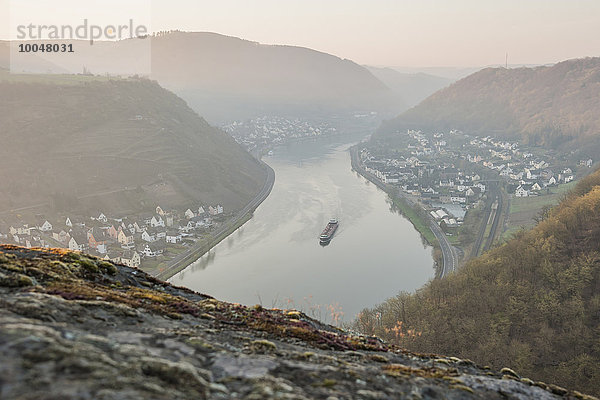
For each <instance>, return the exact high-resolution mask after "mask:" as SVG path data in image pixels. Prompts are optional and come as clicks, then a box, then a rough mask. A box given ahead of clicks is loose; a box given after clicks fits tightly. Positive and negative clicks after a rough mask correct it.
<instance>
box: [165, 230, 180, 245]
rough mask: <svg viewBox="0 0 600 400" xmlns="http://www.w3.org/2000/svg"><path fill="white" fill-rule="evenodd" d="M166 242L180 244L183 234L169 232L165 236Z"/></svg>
mask: <svg viewBox="0 0 600 400" xmlns="http://www.w3.org/2000/svg"><path fill="white" fill-rule="evenodd" d="M165 241H166V242H167V243H173V244H175V243H179V242H181V233H179V232H167V234H166V236H165Z"/></svg>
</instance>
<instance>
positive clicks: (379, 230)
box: [171, 138, 434, 322]
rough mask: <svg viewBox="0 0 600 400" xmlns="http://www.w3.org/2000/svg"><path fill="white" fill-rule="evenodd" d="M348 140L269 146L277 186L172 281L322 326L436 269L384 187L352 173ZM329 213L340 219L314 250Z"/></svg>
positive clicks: (422, 279) (421, 279) (351, 314)
mask: <svg viewBox="0 0 600 400" xmlns="http://www.w3.org/2000/svg"><path fill="white" fill-rule="evenodd" d="M349 145H350V141H345V142H341V141H340V139H339V138H338V139H337V140H334V139H327V140H321V141H314V142H303V143H296V144H293V145H288V146H286V147H282V148H279V149H276V151H275V154H274V156H272V157H268V158H267V159H266V161H267V162H268V163H269V164H270V165H271V166H272V167H273V168H274V169H275V173H276V176H277V178H276V182H275V187H274V188H273V192H272V193H271V195H270V196H269V198H268V199H267V200H265V202H264V203H263V204H262V205H261V206H260V207H259V208H258V209H257V210H256V212H255V214H254V217H253V218H252V219H251V220H250V221H249V222H248V223H246V224H245V225H244V227H243V228H241V229H240V230H238V232H237V233H234V234H233V235H232V236H230V237H229V238H228V239H226V240H225V241H224V242H222V243H220V244H219V245H217V246H216V247H215V248H214V249H213V250H211V252H209V253H208V254H206V255H205V256H203V257H202V258H201V259H199V260H198V261H197V262H195V263H194V264H192V265H191V266H190V267H189V268H188V269H186V270H185V271H183V272H182V273H180V274H178V275H176V276H175V277H173V279H172V280H171V281H172V282H173V283H175V284H177V285H184V286H187V287H190V288H192V289H194V290H198V291H200V292H204V293H208V294H210V295H213V296H215V297H217V298H219V299H222V300H227V301H233V302H240V303H244V304H249V305H252V304H256V303H261V304H263V305H264V306H269V307H280V308H299V309H302V310H304V311H306V312H308V313H309V314H310V315H313V316H318V315H320V318H321V319H322V320H327V321H328V322H333V321H334V320H341V319H345V320H350V319H352V318H353V317H354V316H355V315H356V313H358V311H360V310H361V309H362V308H364V307H369V306H373V305H374V304H376V303H378V302H381V301H383V300H384V299H385V298H387V297H390V296H393V295H395V294H397V293H398V292H399V291H401V290H409V291H410V290H414V289H416V288H418V287H420V286H421V285H422V284H423V283H425V282H426V281H427V280H428V279H430V278H431V277H432V276H433V274H434V270H433V261H432V257H431V249H430V248H429V247H427V246H424V245H423V243H422V242H421V239H420V236H419V234H418V233H417V232H416V231H415V230H414V228H413V227H412V225H411V224H410V222H408V221H407V220H406V219H405V218H403V217H402V216H400V215H399V214H398V213H397V210H396V209H395V207H394V206H393V204H391V202H390V201H389V199H388V197H387V195H385V193H383V192H382V191H380V190H379V189H378V188H377V187H376V186H375V185H372V184H370V183H369V182H368V181H367V180H365V179H364V178H362V177H361V176H360V175H358V174H357V173H356V172H355V171H352V170H351V167H350V158H349V154H348V152H347V148H348V147H349ZM332 217H336V218H338V220H339V221H340V225H339V228H338V230H337V232H336V234H335V236H334V237H333V239H332V241H331V243H330V245H329V246H326V247H322V246H320V245H319V240H318V237H319V235H320V233H321V231H322V230H323V229H324V227H325V225H326V224H327V222H328V221H329V219H330V218H332ZM217 255H218V257H217Z"/></svg>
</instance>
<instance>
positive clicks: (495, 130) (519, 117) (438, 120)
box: [379, 58, 600, 146]
mask: <svg viewBox="0 0 600 400" xmlns="http://www.w3.org/2000/svg"><path fill="white" fill-rule="evenodd" d="M406 128H417V129H439V130H449V129H460V130H463V131H464V132H467V133H469V132H470V133H477V134H482V135H496V136H502V137H511V138H519V139H522V140H523V141H524V142H525V143H529V144H539V145H546V146H556V145H561V144H562V145H571V146H575V145H581V144H582V143H592V142H594V139H595V138H596V137H597V135H598V134H599V133H600V58H586V59H577V60H569V61H564V62H561V63H559V64H556V65H554V66H552V67H537V68H517V69H508V70H507V69H504V68H487V69H484V70H482V71H480V72H477V73H475V74H473V75H470V76H468V77H466V78H464V79H462V80H460V81H458V82H456V83H454V84H453V85H451V86H449V87H448V88H445V89H442V90H440V91H438V92H437V93H435V94H433V95H432V96H430V97H429V98H427V99H426V100H425V101H423V102H422V103H421V104H419V105H418V106H417V107H414V108H413V109H411V110H408V111H406V112H405V113H403V114H402V115H400V116H399V117H398V118H396V119H394V120H391V121H389V122H388V123H386V124H384V125H383V126H382V128H381V129H380V136H379V137H383V136H385V135H389V134H393V133H394V132H398V131H401V132H402V131H405V129H406ZM595 142H597V140H595ZM596 144H597V143H596Z"/></svg>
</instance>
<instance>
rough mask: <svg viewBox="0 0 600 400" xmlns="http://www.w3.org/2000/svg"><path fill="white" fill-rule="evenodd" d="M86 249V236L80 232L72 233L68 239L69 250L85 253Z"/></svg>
mask: <svg viewBox="0 0 600 400" xmlns="http://www.w3.org/2000/svg"><path fill="white" fill-rule="evenodd" d="M87 249H88V240H87V236H86V235H85V234H84V233H81V232H73V234H72V235H71V239H69V250H73V251H86V250H87Z"/></svg>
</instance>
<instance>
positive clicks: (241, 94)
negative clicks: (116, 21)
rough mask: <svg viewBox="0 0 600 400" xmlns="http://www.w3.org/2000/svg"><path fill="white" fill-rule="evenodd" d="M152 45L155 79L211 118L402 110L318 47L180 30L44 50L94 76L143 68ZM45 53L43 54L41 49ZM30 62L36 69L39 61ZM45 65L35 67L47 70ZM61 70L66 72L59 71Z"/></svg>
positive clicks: (50, 58)
mask: <svg viewBox="0 0 600 400" xmlns="http://www.w3.org/2000/svg"><path fill="white" fill-rule="evenodd" d="M148 40H149V41H150V46H149V48H151V67H152V73H151V77H152V78H153V79H156V80H157V81H158V82H159V83H160V84H161V85H162V86H164V87H166V88H168V89H170V90H172V91H174V92H175V93H177V94H178V95H180V96H181V97H183V98H184V99H185V100H187V101H188V103H189V104H190V106H191V107H192V108H194V109H195V110H197V111H198V112H200V113H201V114H202V116H203V117H205V118H206V119H207V120H209V121H210V122H223V121H228V120H232V119H242V118H248V117H252V116H256V115H265V114H270V113H279V114H285V113H288V114H294V115H300V114H302V113H305V114H315V113H320V114H331V113H337V112H355V111H392V110H394V109H397V107H396V102H395V97H394V95H393V93H392V91H391V90H390V89H389V88H388V87H387V86H386V85H385V84H383V83H382V82H381V81H380V80H378V79H377V78H376V77H375V76H373V74H371V73H370V72H369V71H368V70H367V69H366V68H364V67H362V66H360V65H358V64H356V63H354V62H352V61H350V60H345V59H341V58H339V57H336V56H333V55H330V54H326V53H322V52H319V51H315V50H311V49H307V48H303V47H295V46H275V45H264V44H260V43H256V42H251V41H248V40H242V39H238V38H235V37H229V36H223V35H219V34H216V33H206V32H193V33H185V32H173V33H169V34H165V35H161V36H156V37H151V38H148V39H144V40H140V39H131V40H123V41H119V42H97V43H95V44H94V46H91V47H90V46H88V45H87V43H86V42H77V41H75V42H72V43H74V46H75V47H76V52H75V54H74V55H72V56H69V57H65V56H64V55H62V54H48V53H46V54H44V55H43V56H41V57H43V58H44V60H45V61H47V62H50V63H53V64H55V65H57V66H58V68H67V69H68V70H70V71H73V72H81V71H82V68H83V66H84V65H85V67H86V68H87V69H88V70H89V71H91V72H92V73H94V74H104V73H111V74H128V73H129V74H134V73H138V71H140V70H142V69H143V68H142V67H143V65H141V64H142V61H143V60H140V57H132V54H143V51H142V52H140V48H141V47H143V46H148V42H147V41H148ZM38 56H40V55H39V54H38ZM26 61H27V62H24V69H28V70H32V69H35V68H33V67H32V64H34V61H29V60H27V59H26ZM47 69H48V68H47V67H46V66H43V67H42V68H39V69H37V70H35V71H34V72H47ZM59 72H62V71H61V70H59Z"/></svg>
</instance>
